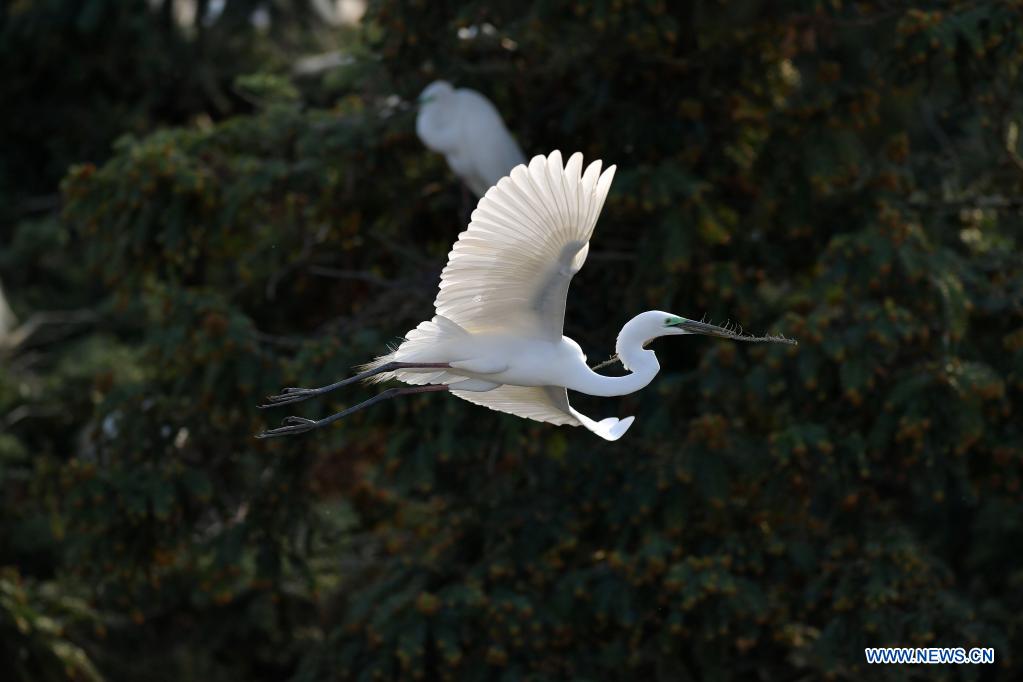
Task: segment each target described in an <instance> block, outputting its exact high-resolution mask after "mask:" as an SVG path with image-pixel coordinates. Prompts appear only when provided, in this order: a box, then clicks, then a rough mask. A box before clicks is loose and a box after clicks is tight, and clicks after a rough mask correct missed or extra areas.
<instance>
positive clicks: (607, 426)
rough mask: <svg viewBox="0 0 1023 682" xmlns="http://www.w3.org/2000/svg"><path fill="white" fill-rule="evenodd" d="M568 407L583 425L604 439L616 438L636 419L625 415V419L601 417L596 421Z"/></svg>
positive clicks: (623, 433) (622, 434)
mask: <svg viewBox="0 0 1023 682" xmlns="http://www.w3.org/2000/svg"><path fill="white" fill-rule="evenodd" d="M569 409H570V410H571V411H572V415H573V416H574V417H575V418H576V419H578V420H579V422H580V423H581V424H582V425H583V426H585V427H586V428H587V429H589V430H590V431H592V432H593V433H595V434H597V435H598V436H600V437H601V438H603V439H604V440H618V439H619V438H621V437H622V436H624V435H625V432H626V431H628V430H629V427H630V426H632V422H634V421H636V418H635V417H626V418H625V419H618V418H616V417H608V418H607V419H601V420H600V421H599V422H598V421H594V420H592V419H590V418H589V417H587V416H586V415H585V414H581V413H580V412H578V411H576V410H575V408H571V407H570V408H569Z"/></svg>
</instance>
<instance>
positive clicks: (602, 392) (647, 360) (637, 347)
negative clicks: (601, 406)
mask: <svg viewBox="0 0 1023 682" xmlns="http://www.w3.org/2000/svg"><path fill="white" fill-rule="evenodd" d="M634 322H636V318H633V319H632V320H630V321H629V322H627V323H626V324H625V326H624V327H622V331H621V332H620V333H619V334H618V342H617V343H616V344H615V351H616V352H617V353H618V358H619V359H620V360H621V361H622V364H623V365H624V366H625V369H627V370H629V372H630V374H626V375H625V376H622V377H607V376H603V375H602V374H597V373H596V372H594V371H593V370H591V369H588V368H587V373H586V375H585V376H581V377H579V381H578V385H576V386H568V388H570V389H572V390H573V391H579V392H580V393H587V394H589V395H599V396H612V395H626V394H629V393H635V392H636V391H638V390H640V389H641V388H643V387H645V386H646V385H647V384H649V383H650V382H651V381H653V379H654V377H655V376H657V372H659V371H660V369H661V365H660V363H658V362H657V356H656V355H654V352H653V351H652V350H646V349H645V348H643V344H644V343H645V342H646V341H648V340H649V339H646V338H641V337H642V333H641V332H640V330H639V329H638V328H637V327H638V325H636V324H633V323H634Z"/></svg>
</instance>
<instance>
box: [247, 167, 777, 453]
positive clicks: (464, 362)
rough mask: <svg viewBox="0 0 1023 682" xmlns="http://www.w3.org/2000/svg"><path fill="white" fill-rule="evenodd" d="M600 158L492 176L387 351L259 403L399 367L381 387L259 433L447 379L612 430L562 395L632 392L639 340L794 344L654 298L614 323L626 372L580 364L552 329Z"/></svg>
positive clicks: (378, 376) (297, 397)
mask: <svg viewBox="0 0 1023 682" xmlns="http://www.w3.org/2000/svg"><path fill="white" fill-rule="evenodd" d="M600 166H601V162H600V161H595V162H593V163H591V164H590V165H589V167H587V169H586V172H585V173H583V172H581V171H582V154H578V153H576V154H573V155H572V157H571V158H570V159H569V160H568V164H567V165H566V166H564V167H562V163H561V154H560V152H557V151H554V152H551V154H550V156H548V157H546V158H545V157H543V156H536V157H534V158H533V160H532V161H531V162H530V163H529V167H528V168H527V167H526V166H524V165H521V166H516V167H515V168H514V169H513V170H512V172H511V176H510V177H505V178H502V179H501V181H500V182H498V183H497V185H496V186H495V187H491V188H490V190H489V191H488V192H487V193H486V196H484V197H483V198H482V199H481V200H480V202H479V206H478V207H477V208H476V210H475V211H474V212H473V214H472V221H471V222H470V223H469V228H468V229H467V230H466V231H465V232H462V233H461V234H460V235H459V236H458V241H456V242H455V245H454V248H453V249H452V250H451V253H450V255H449V256H448V264H447V266H446V267H445V268H444V270H443V272H442V273H441V281H440V292H439V293H438V294H437V300H436V301H435V303H434V306H435V307H436V314H435V315H434V317H433V319H431V320H429V321H426V322H423V323H421V324H420V325H419V326H418V327H416V328H415V329H413V330H412V331H410V332H409V333H408V335H407V336H406V337H405V340H404V341H403V342H402V343H401V344H400V345H399V346H398V347H397V348H395V349H394V350H393V351H392V352H390V353H388V354H387V355H384V356H381V357H379V358H377V359H376V360H374V361H373V362H370V363H369V364H367V365H364V366H362V367H361V368H360V369H361V370H363V371H361V372H360V373H359V374H357V375H356V376H354V377H351V378H348V379H344V380H343V381H338V382H337V383H334V384H331V385H329V386H324V387H322V388H312V389H309V388H286V389H284V391H283V392H282V393H281V394H280V395H276V396H272V397H271V398H269V404H268V405H264V406H263V407H274V406H277V405H287V404H289V403H295V402H298V401H301V400H306V399H307V398H311V397H313V396H318V395H322V394H324V393H327V392H329V391H333V390H334V389H336V388H339V387H341V386H345V385H347V384H351V383H353V382H356V381H360V380H369V381H385V380H387V379H398V380H399V381H402V382H404V383H406V384H410V385H409V386H406V387H400V388H391V389H388V390H386V391H384V392H383V393H380V394H378V395H377V396H375V397H373V398H370V399H369V400H367V401H365V402H363V403H360V404H358V405H356V406H354V407H351V408H349V409H347V410H344V411H342V412H338V413H337V414H334V415H331V416H329V417H326V418H324V419H320V420H318V421H314V420H311V419H304V418H301V417H288V418H286V419H285V420H284V424H285V425H284V426H281V427H279V428H276V429H271V430H269V431H265V432H263V433H262V434H260V435H259V437H261V438H266V437H273V436H285V435H289V434H293V433H302V432H304V431H310V430H312V429H315V428H318V427H321V426H325V425H327V424H330V423H332V422H335V421H337V420H338V419H340V418H342V417H344V416H346V415H349V414H351V413H352V412H355V411H356V410H360V409H363V408H365V407H368V406H370V405H372V404H374V403H377V402H379V401H381V400H385V399H388V398H393V397H395V396H399V395H407V394H410V393H425V392H428V391H450V392H451V393H453V394H454V395H456V396H457V397H459V398H462V399H463V400H468V401H469V402H471V403H476V404H477V405H483V406H484V407H489V408H490V409H492V410H499V411H501V412H508V413H511V414H514V415H518V416H520V417H527V418H529V419H535V420H537V421H542V422H548V423H551V424H559V425H566V424H567V425H571V426H584V427H586V428H587V429H589V430H590V431H593V432H594V433H596V434H597V435H598V436H600V437H602V438H605V439H607V440H617V439H618V438H621V436H622V434H624V433H625V431H626V430H627V429H628V428H629V426H630V425H631V424H632V421H633V419H634V418H633V417H626V418H625V419H616V418H614V417H609V418H607V419H603V420H601V421H595V420H593V419H590V418H589V417H587V416H586V415H584V414H581V413H580V412H578V411H577V410H575V409H574V408H573V407H572V406H571V405H570V404H569V402H568V390H572V391H579V392H580V393H587V394H589V395H595V396H616V395H625V394H627V393H633V392H635V391H638V390H640V389H641V388H643V387H644V386H646V385H647V384H649V383H650V382H651V381H652V380H653V378H654V376H655V375H656V374H657V372H658V370H659V369H660V365H659V364H658V363H657V357H656V356H655V355H654V352H653V351H651V350H647V349H646V345H647V344H648V343H650V342H651V341H653V340H654V339H656V338H658V337H660V336H669V335H676V334H707V335H710V336H718V337H722V338H726V339H735V340H739V341H770V342H781V343H790V344H795V341H792V340H790V339H786V338H783V337H773V336H764V337H754V336H747V335H743V334H742V333H741V332H737V331H735V330H733V329H729V328H724V327H718V326H715V325H712V324H707V323H705V322H697V321H695V320H689V319H686V318H684V317H680V316H678V315H673V314H671V313H665V312H661V311H659V310H649V311H647V312H645V313H640V314H639V315H637V316H636V317H634V318H632V319H631V320H629V321H628V322H627V323H626V324H625V326H624V327H622V330H621V333H619V335H618V343H617V348H616V350H617V352H618V357H619V359H620V360H621V362H622V364H623V365H624V366H625V369H627V370H629V371H630V372H631V373H630V374H627V375H625V376H617V377H616V376H604V375H601V374H598V373H596V372H594V371H593V370H592V369H591V368H590V367H588V366H587V364H586V356H585V355H583V352H582V349H581V348H580V347H579V344H577V343H576V342H575V341H573V340H572V339H570V338H568V337H566V336H563V335H562V327H563V325H564V320H565V299H566V298H567V295H568V287H569V284H570V283H571V281H572V276H573V275H575V273H577V272H578V271H579V269H580V268H581V267H582V266H583V263H584V262H585V261H586V254H587V252H588V251H589V241H590V235H592V234H593V227H594V225H596V223H597V217H598V216H599V215H600V210H601V208H602V207H603V205H604V199H605V198H606V197H607V192H608V189H609V188H610V187H611V178H612V177H613V176H614V171H615V167H614V166H611V167H610V168H608V169H607V170H606V171H604V173H603V174H601V172H600Z"/></svg>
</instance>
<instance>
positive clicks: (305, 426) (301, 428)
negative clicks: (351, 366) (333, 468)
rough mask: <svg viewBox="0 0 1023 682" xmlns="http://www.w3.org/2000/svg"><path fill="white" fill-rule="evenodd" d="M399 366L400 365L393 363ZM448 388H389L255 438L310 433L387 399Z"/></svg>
mask: <svg viewBox="0 0 1023 682" xmlns="http://www.w3.org/2000/svg"><path fill="white" fill-rule="evenodd" d="M393 364H401V363H393ZM446 390H448V386H447V385H445V384H427V385H425V386H402V387H399V388H389V389H387V390H386V391H384V392H383V393H380V394H378V395H375V396H373V397H372V398H370V399H369V400H366V401H363V402H361V403H359V404H358V405H355V406H354V407H349V408H348V409H347V410H342V411H341V412H338V413H337V414H332V415H330V416H329V417H324V418H323V419H319V420H313V419H305V418H304V417H285V419H284V424H285V425H284V426H279V427H277V428H276V429H270V430H269V431H264V432H263V433H261V434H259V435H257V436H256V438H275V437H277V436H290V435H292V434H295V433H305V432H306V431H312V430H313V429H318V428H320V427H321V426H327V425H328V424H333V423H334V422H336V421H337V420H338V419H341V418H342V417H347V416H348V415H350V414H351V413H353V412H358V411H359V410H361V409H363V408H366V407H369V406H371V405H375V404H376V403H379V402H381V401H383V400H388V399H389V398H395V397H397V396H399V395H409V394H412V393H435V392H438V391H446Z"/></svg>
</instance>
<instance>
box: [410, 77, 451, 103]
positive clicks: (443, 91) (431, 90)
mask: <svg viewBox="0 0 1023 682" xmlns="http://www.w3.org/2000/svg"><path fill="white" fill-rule="evenodd" d="M454 91H455V88H454V87H452V85H451V83H448V82H447V81H434V82H432V83H430V84H429V85H427V86H426V87H425V88H423V91H422V92H421V93H419V100H418V101H419V106H423V105H424V104H426V103H427V102H432V101H434V100H436V99H438V98H440V97H444V96H445V95H448V94H450V93H452V92H454Z"/></svg>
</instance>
